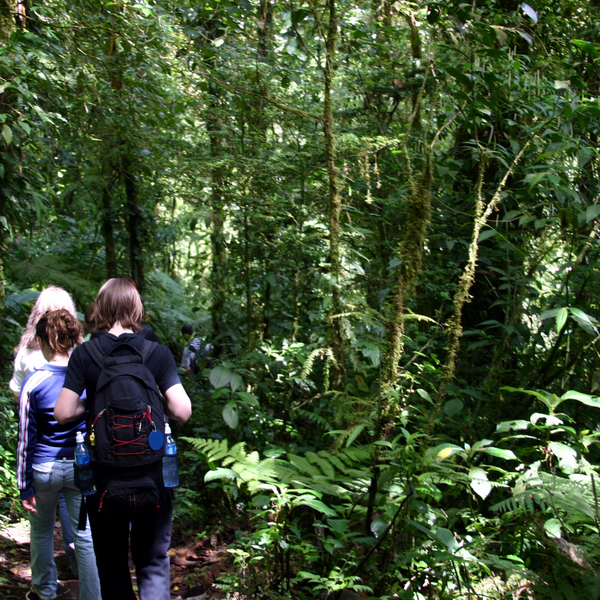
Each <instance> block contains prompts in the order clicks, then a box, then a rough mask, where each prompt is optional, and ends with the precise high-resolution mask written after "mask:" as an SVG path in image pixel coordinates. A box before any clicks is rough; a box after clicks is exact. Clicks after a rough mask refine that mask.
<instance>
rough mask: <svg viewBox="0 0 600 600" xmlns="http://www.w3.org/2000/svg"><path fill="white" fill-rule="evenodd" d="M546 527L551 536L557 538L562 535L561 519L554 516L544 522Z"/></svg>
mask: <svg viewBox="0 0 600 600" xmlns="http://www.w3.org/2000/svg"><path fill="white" fill-rule="evenodd" d="M544 529H545V530H546V533H547V534H548V535H549V536H550V537H553V538H556V539H560V538H561V537H562V534H561V532H560V521H559V520H558V519H556V518H554V517H553V518H552V519H548V520H547V521H545V522H544Z"/></svg>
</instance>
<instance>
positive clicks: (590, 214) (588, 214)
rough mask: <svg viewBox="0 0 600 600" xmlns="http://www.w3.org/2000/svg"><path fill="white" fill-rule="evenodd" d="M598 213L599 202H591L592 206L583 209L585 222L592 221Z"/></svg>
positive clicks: (599, 208) (599, 213)
mask: <svg viewBox="0 0 600 600" xmlns="http://www.w3.org/2000/svg"><path fill="white" fill-rule="evenodd" d="M598 215H600V204H593V205H592V206H588V207H587V209H586V211H585V220H586V223H589V222H590V221H594V220H595V219H597V218H598Z"/></svg>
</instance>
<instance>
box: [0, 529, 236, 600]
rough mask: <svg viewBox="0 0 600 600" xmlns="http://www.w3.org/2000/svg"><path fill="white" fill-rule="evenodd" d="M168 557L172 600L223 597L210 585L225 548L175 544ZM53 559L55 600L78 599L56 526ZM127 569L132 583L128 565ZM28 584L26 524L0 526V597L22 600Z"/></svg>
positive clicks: (221, 568) (202, 543) (206, 543)
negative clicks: (56, 579)
mask: <svg viewBox="0 0 600 600" xmlns="http://www.w3.org/2000/svg"><path fill="white" fill-rule="evenodd" d="M174 539H175V538H174ZM211 542H212V544H211ZM169 555H170V556H171V599H172V600H184V599H185V600H221V599H222V598H223V597H224V596H225V594H223V593H222V592H220V591H219V590H216V589H215V588H214V587H213V585H212V584H213V582H214V581H215V580H216V579H217V578H218V577H219V576H220V574H221V573H222V572H223V571H227V570H228V562H229V561H228V560H227V551H226V548H225V546H220V545H217V544H216V543H215V539H212V540H211V539H205V540H200V541H198V542H187V543H183V542H182V543H174V544H173V547H172V548H171V549H170V550H169ZM54 557H55V560H56V566H57V569H58V579H59V586H58V596H57V600H79V583H78V581H77V580H76V579H74V578H73V574H72V573H71V569H70V567H69V561H68V559H67V556H66V555H65V553H64V551H63V548H62V538H61V536H60V525H59V524H57V525H56V529H55V535H54ZM130 568H131V571H132V577H133V579H134V583H135V572H134V570H133V564H131V563H130ZM30 583H31V566H30V553H29V529H28V524H27V523H24V522H21V523H16V524H11V525H3V526H0V598H3V600H24V599H25V594H26V593H27V591H28V590H29V585H30Z"/></svg>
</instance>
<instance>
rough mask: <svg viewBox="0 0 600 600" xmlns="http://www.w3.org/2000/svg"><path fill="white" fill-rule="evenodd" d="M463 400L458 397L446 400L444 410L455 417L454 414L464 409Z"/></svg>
mask: <svg viewBox="0 0 600 600" xmlns="http://www.w3.org/2000/svg"><path fill="white" fill-rule="evenodd" d="M463 406H464V404H463V402H462V400H459V399H458V398H453V399H452V400H449V401H448V402H446V404H444V407H443V408H442V410H443V411H444V412H445V413H446V414H447V415H448V416H449V417H453V416H454V415H457V414H458V413H459V412H460V411H461V410H462V409H463Z"/></svg>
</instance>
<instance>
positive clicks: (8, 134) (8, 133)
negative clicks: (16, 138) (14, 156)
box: [2, 123, 13, 144]
mask: <svg viewBox="0 0 600 600" xmlns="http://www.w3.org/2000/svg"><path fill="white" fill-rule="evenodd" d="M2 137H3V138H4V140H5V141H6V143H7V144H10V143H11V142H12V140H13V134H12V129H11V128H10V127H9V126H8V125H7V124H6V123H5V124H4V125H2Z"/></svg>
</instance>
